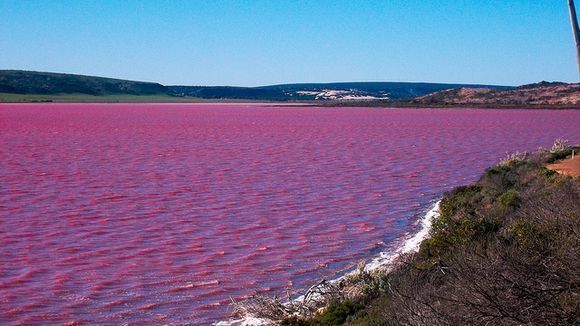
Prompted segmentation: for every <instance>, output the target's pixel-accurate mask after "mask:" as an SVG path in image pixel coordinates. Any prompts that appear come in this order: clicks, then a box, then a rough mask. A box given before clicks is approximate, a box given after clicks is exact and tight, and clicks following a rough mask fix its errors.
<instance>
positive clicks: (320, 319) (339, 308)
mask: <svg viewBox="0 0 580 326" xmlns="http://www.w3.org/2000/svg"><path fill="white" fill-rule="evenodd" d="M363 308H364V306H363V305H362V304H360V303H354V302H352V301H349V300H347V301H342V302H334V303H332V304H330V305H329V306H328V307H327V308H326V310H324V312H323V313H322V314H321V315H320V316H317V318H316V319H315V320H314V324H315V325H340V324H342V323H344V322H345V321H346V319H347V318H348V317H349V316H351V315H354V314H355V313H356V312H357V311H359V310H361V309H363Z"/></svg>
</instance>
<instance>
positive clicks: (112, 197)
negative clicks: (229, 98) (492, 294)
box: [0, 104, 580, 325]
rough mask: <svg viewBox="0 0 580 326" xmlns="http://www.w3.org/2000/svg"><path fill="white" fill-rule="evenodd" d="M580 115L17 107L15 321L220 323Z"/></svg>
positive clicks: (4, 213)
mask: <svg viewBox="0 0 580 326" xmlns="http://www.w3.org/2000/svg"><path fill="white" fill-rule="evenodd" d="M579 126H580V111H530V110H504V111H500V110H467V109H466V110H428V109H425V110H423V109H421V110H419V109H356V108H352V109H349V108H299V107H292V108H271V107H264V106H258V105H242V104H239V105H154V104H148V105H143V104H118V105H112V104H108V105H107V104H98V105H97V104H30V105H2V106H0V157H1V161H0V324H54V323H67V322H78V323H81V324H83V323H86V324H120V323H128V324H134V325H139V324H143V323H147V324H167V323H170V324H171V323H194V324H196V323H200V324H205V323H208V322H211V321H215V320H218V319H221V318H225V317H227V315H228V313H229V310H228V304H229V302H230V298H242V297H244V296H247V295H252V294H256V293H269V294H278V295H280V294H283V293H284V292H285V291H286V289H290V290H292V291H294V290H300V289H303V288H305V287H306V286H308V285H310V284H312V283H314V282H316V281H317V280H319V279H320V278H321V277H333V276H335V275H336V273H337V272H340V271H344V270H346V269H348V268H350V267H351V266H353V265H354V264H356V262H358V261H359V260H362V259H365V258H370V257H372V256H373V255H376V254H377V253H378V252H379V251H381V250H387V251H388V250H389V248H392V247H393V246H395V245H396V242H397V241H398V240H400V239H401V237H404V236H405V234H408V233H409V232H414V231H416V230H417V228H418V226H417V223H416V222H417V221H418V219H419V218H420V217H421V214H422V213H423V212H424V211H425V210H426V209H428V208H429V206H430V205H431V204H432V202H433V201H434V200H436V199H437V198H439V197H440V196H441V195H442V193H443V192H444V191H445V190H448V189H450V188H451V187H453V186H456V185H460V184H465V183H468V182H471V181H473V180H475V179H476V178H477V177H478V176H479V175H480V173H481V172H482V171H483V170H484V168H485V167H487V166H489V165H491V164H494V163H496V162H497V161H498V159H499V158H500V157H501V156H502V155H503V154H504V152H506V151H515V150H533V149H535V148H537V147H538V146H549V145H550V143H551V142H552V141H553V140H554V139H555V138H557V137H564V138H568V139H570V140H571V141H574V142H578V141H580V134H579V132H578V130H580V129H578V127H579Z"/></svg>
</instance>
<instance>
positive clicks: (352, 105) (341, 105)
mask: <svg viewBox="0 0 580 326" xmlns="http://www.w3.org/2000/svg"><path fill="white" fill-rule="evenodd" d="M81 104H82V105H216V106H217V105H258V106H262V107H270V108H275V109H276V108H313V109H321V108H337V109H365V108H366V109H385V110H388V109H408V110H420V109H431V110H505V111H510V110H526V111H540V110H547V111H551V110H554V111H557V110H559V111H571V110H580V105H577V106H576V105H528V104H522V105H502V104H499V105H493V104H485V105H469V104H465V105H459V104H454V105H425V104H416V105H414V104H400V103H380V104H366V103H358V102H332V103H330V102H323V101H318V102H308V101H301V102H278V101H259V100H235V99H224V100H204V99H200V100H192V101H187V100H176V101H164V100H162V101H137V100H136V101H114V100H113V101H107V100H103V101H14V102H8V101H0V107H2V106H9V105H17V106H20V105H46V106H53V105H81Z"/></svg>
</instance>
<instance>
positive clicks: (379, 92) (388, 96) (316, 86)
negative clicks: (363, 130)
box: [259, 82, 510, 100]
mask: <svg viewBox="0 0 580 326" xmlns="http://www.w3.org/2000/svg"><path fill="white" fill-rule="evenodd" d="M457 87H465V88H480V87H489V88H493V89H509V88H510V87H506V86H495V85H471V84H440V83H410V82H343V83H304V84H283V85H272V86H263V87H259V88H260V89H264V90H273V91H279V92H282V93H283V94H285V95H286V96H288V97H289V98H291V99H298V100H300V99H308V100H399V99H407V98H413V97H417V96H422V95H426V94H430V93H433V92H436V91H440V90H444V89H451V88H457Z"/></svg>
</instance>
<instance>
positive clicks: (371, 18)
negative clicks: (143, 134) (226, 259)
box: [0, 0, 578, 86]
mask: <svg viewBox="0 0 580 326" xmlns="http://www.w3.org/2000/svg"><path fill="white" fill-rule="evenodd" d="M0 69H25V70H38V71H53V72H67V73H78V74H87V75H97V76H108V77H117V78H126V79H133V80H146V81H157V82H161V83H163V84H167V85H174V84H185V85H244V86H256V85H267V84H276V83H290V82H331V81H431V82H462V83H492V84H505V85H517V84H524V83H530V82H537V81H540V80H550V81H551V80H560V81H568V82H576V81H578V72H577V70H576V59H575V50H574V45H573V37H572V31H571V28H570V22H569V18H568V10H567V6H566V0H382V1H370V0H369V1H362V0H360V1H354V0H353V1H341V0H330V1H324V0H316V1H299V0H293V1H283V0H268V1H260V0H254V1H218V0H206V1H194V0H186V1H145V0H139V1H137V0H135V1H132V0H118V1H112V0H110V1H107V0H98V1H97V0H94V1H87V0H74V1H66V0H58V1H55V0H47V1H33V0H30V1H24V0H14V1H12V0H0Z"/></svg>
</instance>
